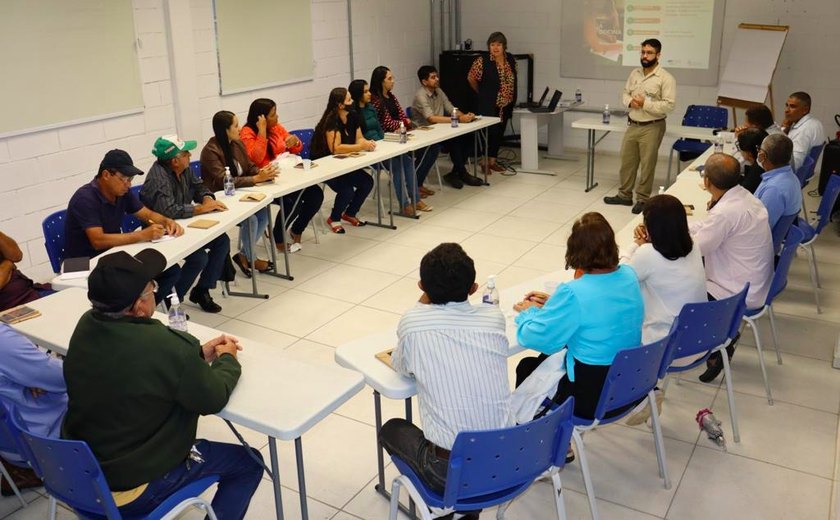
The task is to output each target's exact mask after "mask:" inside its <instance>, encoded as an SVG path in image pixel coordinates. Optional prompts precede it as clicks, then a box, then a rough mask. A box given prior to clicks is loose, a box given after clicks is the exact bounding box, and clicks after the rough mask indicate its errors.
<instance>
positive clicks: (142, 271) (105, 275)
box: [88, 248, 166, 312]
mask: <svg viewBox="0 0 840 520" xmlns="http://www.w3.org/2000/svg"><path fill="white" fill-rule="evenodd" d="M165 268H166V257H164V256H163V255H162V254H161V253H160V252H159V251H157V250H156V249H151V248H146V249H144V250H142V251H140V252H139V253H137V254H136V255H134V256H131V255H130V254H128V253H126V252H125V251H118V252H116V253H111V254H109V255H105V256H103V257H102V258H100V259H99V262H97V263H96V267H94V268H93V271H91V273H90V276H88V299H89V300H90V301H92V302H96V303H98V304H101V305H102V307H98V308H99V310H102V311H105V312H119V311H122V310H124V309H127V308H128V307H131V305H132V304H133V303H134V302H135V301H136V300H137V298H139V297H140V295H141V294H142V293H143V289H145V288H146V284H147V283H149V282H150V281H152V280H154V279H155V277H157V275H159V274H160V273H162V272H163V270H164V269H165Z"/></svg>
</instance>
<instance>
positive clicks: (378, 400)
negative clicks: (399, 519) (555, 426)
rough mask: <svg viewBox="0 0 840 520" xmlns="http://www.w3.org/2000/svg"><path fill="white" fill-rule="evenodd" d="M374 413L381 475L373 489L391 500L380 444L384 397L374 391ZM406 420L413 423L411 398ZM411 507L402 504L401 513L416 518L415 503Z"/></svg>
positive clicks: (407, 404) (408, 401)
mask: <svg viewBox="0 0 840 520" xmlns="http://www.w3.org/2000/svg"><path fill="white" fill-rule="evenodd" d="M373 411H374V416H375V422H376V467H377V471H378V473H379V479H378V481H377V483H376V485H375V486H374V487H373V489H374V490H376V492H377V493H379V494H380V495H382V496H383V497H385V498H386V499H387V500H389V501H390V500H391V492H390V491H389V490H388V488H387V487H386V486H385V455H384V454H383V450H382V445H381V444H380V443H379V433H380V431H381V430H382V396H381V395H380V394H379V392H377V391H376V390H374V391H373ZM406 420H408V421H411V398H410V397H409V398H408V399H406ZM409 506H410V507H405V506H404V505H402V504H400V506H399V507H400V511H402V512H403V513H405V514H407V515H408V516H409V517H410V518H412V519H413V518H416V516H415V508H414V502H413V501H410V502H409Z"/></svg>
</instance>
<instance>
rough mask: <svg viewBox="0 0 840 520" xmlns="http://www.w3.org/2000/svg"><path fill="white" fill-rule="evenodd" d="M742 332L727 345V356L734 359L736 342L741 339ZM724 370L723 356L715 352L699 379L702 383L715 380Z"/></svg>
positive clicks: (707, 361)
mask: <svg viewBox="0 0 840 520" xmlns="http://www.w3.org/2000/svg"><path fill="white" fill-rule="evenodd" d="M740 337H741V333H740V332H739V333H738V334H736V335H735V337H734V338H733V339H732V343H730V344H729V345H728V346H727V347H726V357H728V358H729V359H732V356H734V355H735V344H736V343H738V339H740ZM722 370H723V356H722V355H721V354H720V352H715V353H714V354H712V355H711V356H709V359H707V360H706V371H705V372H703V373H702V374H700V375H699V376H698V377H697V379H699V380H700V381H701V382H702V383H711V382H712V381H714V380H715V379H716V378H717V376H719V375H720V373H721V371H722Z"/></svg>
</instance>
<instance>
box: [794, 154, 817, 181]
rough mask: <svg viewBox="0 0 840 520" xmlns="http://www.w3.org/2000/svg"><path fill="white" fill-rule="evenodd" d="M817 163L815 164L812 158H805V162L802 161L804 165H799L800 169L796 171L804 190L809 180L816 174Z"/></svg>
mask: <svg viewBox="0 0 840 520" xmlns="http://www.w3.org/2000/svg"><path fill="white" fill-rule="evenodd" d="M816 165H817V163H815V162H814V159H813V158H811V156H810V155H809V156H807V157H805V160H804V161H802V164H800V165H799V168H797V169H796V172H795V173H796V178H797V179H799V184H800V186H802V187H803V188H804V187H805V184H807V183H808V179H810V178H811V175H813V174H814V168H815V167H816Z"/></svg>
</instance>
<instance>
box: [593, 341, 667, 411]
mask: <svg viewBox="0 0 840 520" xmlns="http://www.w3.org/2000/svg"><path fill="white" fill-rule="evenodd" d="M668 340H669V336H666V337H664V338H663V339H661V340H659V341H654V342H653V343H651V344H649V345H642V346H640V347H635V348H631V349H627V350H622V351H620V352H619V353H618V354H616V355H615V358H614V359H613V362H612V364H611V365H610V369H609V371H608V372H607V378H606V380H605V381H604V387H603V389H602V390H601V397H600V399H598V406H597V407H596V408H595V418H596V419H599V420H600V419H603V418H604V415H605V414H606V413H607V412H609V411H611V410H615V409H617V408H621V407H623V406H627V405H629V404H631V403H635V402H638V401H639V400H641V399H642V398H643V397H644V396H645V395H647V393H648V392H650V391H651V390H652V389H653V387H654V386H656V382H657V379H658V377H659V367H660V365H662V356H664V355H665V348H666V347H667V346H668Z"/></svg>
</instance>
